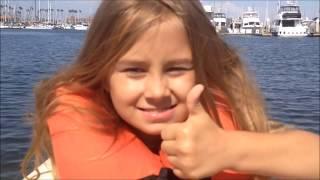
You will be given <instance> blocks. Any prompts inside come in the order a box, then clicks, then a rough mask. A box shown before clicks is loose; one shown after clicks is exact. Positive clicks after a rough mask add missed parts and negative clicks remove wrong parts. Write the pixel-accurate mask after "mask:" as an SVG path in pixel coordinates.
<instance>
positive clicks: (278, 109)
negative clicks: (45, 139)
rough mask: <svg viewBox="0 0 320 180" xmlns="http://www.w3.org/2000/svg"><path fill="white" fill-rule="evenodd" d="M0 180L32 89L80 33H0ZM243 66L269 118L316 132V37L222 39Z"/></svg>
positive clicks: (60, 62) (9, 168) (22, 135)
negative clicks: (263, 98)
mask: <svg viewBox="0 0 320 180" xmlns="http://www.w3.org/2000/svg"><path fill="white" fill-rule="evenodd" d="M0 35H1V80H0V86H1V94H0V95H1V96H0V102H1V106H0V110H1V116H0V118H1V177H0V179H21V176H20V174H19V163H20V162H21V159H22V157H23V156H24V154H25V152H26V150H27V148H28V146H29V145H30V137H31V127H30V124H29V123H28V122H27V120H26V116H27V114H28V113H29V112H32V110H33V94H32V89H33V87H34V85H35V84H36V83H37V82H38V81H39V80H41V79H44V78H47V77H49V76H50V75H51V74H52V73H54V72H55V71H56V70H58V69H59V68H63V67H64V66H65V65H66V64H69V63H71V62H72V61H73V59H74V57H75V55H76V54H77V53H78V52H79V49H80V47H81V45H82V44H83V40H84V37H85V32H77V31H59V30H58V31H53V30H49V31H43V30H42V31H36V30H1V33H0ZM222 38H224V39H225V40H226V42H227V43H228V44H230V45H231V46H232V47H233V48H234V49H236V50H237V51H238V52H239V54H240V55H241V56H242V57H243V59H244V60H245V62H246V63H247V65H248V67H249V70H250V71H251V74H253V75H255V76H256V81H257V83H258V85H259V86H260V88H261V89H262V92H263V94H264V96H265V99H266V104H267V108H268V112H269V114H270V117H271V118H273V119H278V120H280V121H282V122H285V123H289V124H293V125H295V126H296V127H297V128H302V129H305V130H307V131H311V132H315V133H319V120H320V110H319V109H320V105H319V104H320V98H319V97H320V93H319V91H320V90H319V89H320V84H319V82H320V75H319V69H320V65H319V62H320V60H319V57H320V54H319V53H320V52H319V49H320V47H319V46H320V45H319V38H308V37H304V38H279V37H258V36H232V35H226V36H223V37H222Z"/></svg>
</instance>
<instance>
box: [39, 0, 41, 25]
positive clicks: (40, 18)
mask: <svg viewBox="0 0 320 180" xmlns="http://www.w3.org/2000/svg"><path fill="white" fill-rule="evenodd" d="M38 6H39V7H38V18H39V22H40V21H41V9H40V0H39V4H38Z"/></svg>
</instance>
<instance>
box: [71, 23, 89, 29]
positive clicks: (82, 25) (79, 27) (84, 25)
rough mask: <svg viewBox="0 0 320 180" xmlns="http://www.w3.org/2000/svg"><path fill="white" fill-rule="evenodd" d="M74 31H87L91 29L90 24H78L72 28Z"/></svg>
mask: <svg viewBox="0 0 320 180" xmlns="http://www.w3.org/2000/svg"><path fill="white" fill-rule="evenodd" d="M72 29H74V30H78V31H86V30H88V29H89V25H88V24H76V25H73V26H72Z"/></svg>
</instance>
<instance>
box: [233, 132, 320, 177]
mask: <svg viewBox="0 0 320 180" xmlns="http://www.w3.org/2000/svg"><path fill="white" fill-rule="evenodd" d="M227 134H229V135H227V137H229V138H230V139H229V142H232V143H233V145H232V143H231V144H230V145H231V146H232V148H233V149H234V151H232V152H233V153H234V154H233V156H232V157H234V160H235V161H234V162H233V163H232V164H233V165H234V166H232V167H231V169H234V170H236V171H244V172H251V173H253V174H260V175H267V176H277V177H296V178H319V176H320V175H319V136H318V135H315V134H312V133H309V132H305V131H300V130H291V131H286V132H279V133H274V134H262V133H252V132H239V131H238V132H227Z"/></svg>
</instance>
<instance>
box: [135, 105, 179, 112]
mask: <svg viewBox="0 0 320 180" xmlns="http://www.w3.org/2000/svg"><path fill="white" fill-rule="evenodd" d="M176 106H177V105H176V104H174V105H171V106H168V107H162V108H140V107H138V109H139V110H140V111H145V112H155V113H161V112H164V111H167V110H170V109H173V108H174V107H176Z"/></svg>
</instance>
